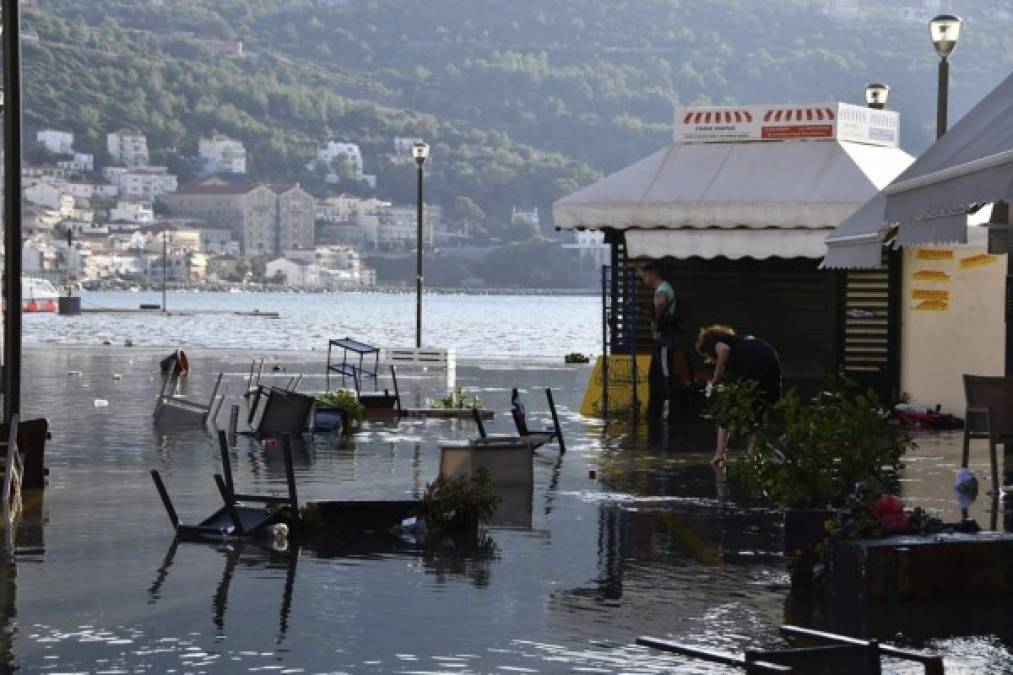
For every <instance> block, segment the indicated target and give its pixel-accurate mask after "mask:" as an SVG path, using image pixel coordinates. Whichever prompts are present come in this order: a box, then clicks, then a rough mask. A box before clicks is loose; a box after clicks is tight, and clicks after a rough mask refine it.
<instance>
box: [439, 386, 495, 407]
mask: <svg viewBox="0 0 1013 675" xmlns="http://www.w3.org/2000/svg"><path fill="white" fill-rule="evenodd" d="M426 405H427V406H429V407H430V408H437V409H444V410H462V409H467V410H478V409H481V407H482V399H481V398H479V396H478V394H468V393H467V392H465V391H464V389H463V388H458V389H457V390H456V391H451V392H450V393H448V394H447V395H446V396H444V397H443V398H438V399H426Z"/></svg>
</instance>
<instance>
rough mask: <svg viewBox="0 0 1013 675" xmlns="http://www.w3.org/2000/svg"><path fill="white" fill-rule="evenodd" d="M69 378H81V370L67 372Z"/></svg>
mask: <svg viewBox="0 0 1013 675" xmlns="http://www.w3.org/2000/svg"><path fill="white" fill-rule="evenodd" d="M67 377H81V371H80V370H68V371H67Z"/></svg>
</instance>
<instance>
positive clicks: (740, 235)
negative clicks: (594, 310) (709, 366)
mask: <svg viewBox="0 0 1013 675" xmlns="http://www.w3.org/2000/svg"><path fill="white" fill-rule="evenodd" d="M820 141H822V142H818V141H815V140H789V141H785V142H757V141H754V140H750V141H739V142H703V143H696V142H678V143H674V144H672V145H670V146H669V147H667V148H664V149H662V150H659V151H657V152H655V153H654V154H652V155H650V156H648V157H646V158H645V159H642V160H640V161H639V162H636V163H634V164H632V165H630V166H628V167H626V168H625V169H622V170H620V171H618V172H616V173H614V174H612V175H610V176H607V177H605V178H603V179H601V180H599V181H598V182H596V183H594V184H592V185H590V186H588V187H586V188H584V189H583V190H580V191H578V192H575V193H574V194H572V195H569V196H568V197H565V198H563V199H561V200H559V201H557V202H556V203H555V205H554V207H553V214H554V217H555V222H556V227H557V228H559V229H564V230H565V229H596V230H597V229H608V228H611V229H615V230H623V231H625V232H626V241H627V246H628V248H629V252H630V255H631V256H632V257H663V256H667V255H670V256H673V257H676V258H688V257H694V256H695V257H728V258H733V259H735V258H742V257H752V258H757V259H761V258H769V257H784V258H790V257H809V258H819V257H821V256H822V255H823V253H824V252H825V247H824V244H823V241H822V240H823V239H824V238H825V236H826V234H827V233H828V232H829V231H830V230H831V228H833V227H835V226H836V225H837V224H839V223H840V222H841V221H842V220H844V219H845V218H847V217H848V216H849V215H851V214H852V212H854V211H855V209H857V208H858V207H859V206H860V205H861V204H862V203H863V202H865V201H866V200H867V199H868V198H869V197H871V196H872V195H874V194H875V193H876V192H877V191H878V190H880V189H881V188H882V187H883V186H884V185H886V184H887V183H888V182H889V181H890V180H891V179H892V178H893V177H894V176H896V175H897V174H898V173H899V172H900V171H901V170H903V169H904V168H905V167H907V166H908V165H909V164H910V162H911V156H910V155H908V154H907V153H906V152H904V151H903V150H900V149H898V148H896V147H890V146H884V145H871V144H866V143H859V142H852V141H847V140H840V139H839V138H833V137H832V138H822V139H820ZM652 230H655V231H667V233H666V234H659V233H658V232H654V233H652V232H651V231H652Z"/></svg>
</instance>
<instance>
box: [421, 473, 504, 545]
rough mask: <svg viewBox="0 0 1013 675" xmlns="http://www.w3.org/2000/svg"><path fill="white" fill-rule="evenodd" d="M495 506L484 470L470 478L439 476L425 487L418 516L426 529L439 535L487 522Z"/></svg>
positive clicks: (497, 500)
mask: <svg viewBox="0 0 1013 675" xmlns="http://www.w3.org/2000/svg"><path fill="white" fill-rule="evenodd" d="M499 502H500V499H499V497H497V496H496V493H495V492H493V489H492V477H491V476H490V475H489V471H488V469H486V468H485V467H481V468H480V469H479V470H478V471H477V472H476V474H475V475H474V476H472V477H470V478H466V477H457V478H445V477H443V476H440V477H439V478H437V479H436V480H435V481H433V482H432V483H429V484H428V485H427V486H426V491H425V494H423V495H422V516H423V518H424V520H425V523H426V528H427V529H428V530H429V531H430V532H431V533H433V534H437V535H439V534H444V533H448V532H452V531H455V530H460V529H465V528H468V527H470V526H472V525H475V524H476V523H477V524H481V523H484V522H486V521H488V520H489V518H491V517H492V515H493V514H494V513H495V512H496V507H497V506H498V505H499Z"/></svg>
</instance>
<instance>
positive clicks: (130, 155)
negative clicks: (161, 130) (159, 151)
mask: <svg viewBox="0 0 1013 675" xmlns="http://www.w3.org/2000/svg"><path fill="white" fill-rule="evenodd" d="M106 148H107V149H108V150H109V156H110V157H111V158H112V159H113V161H114V162H116V163H118V164H122V165H123V166H128V167H137V166H147V165H148V163H149V162H150V161H151V157H150V155H149V154H148V139H147V137H145V135H144V134H142V133H141V132H139V131H137V130H136V129H127V128H122V129H117V130H116V131H114V132H112V133H111V134H109V135H107V136H106Z"/></svg>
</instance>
